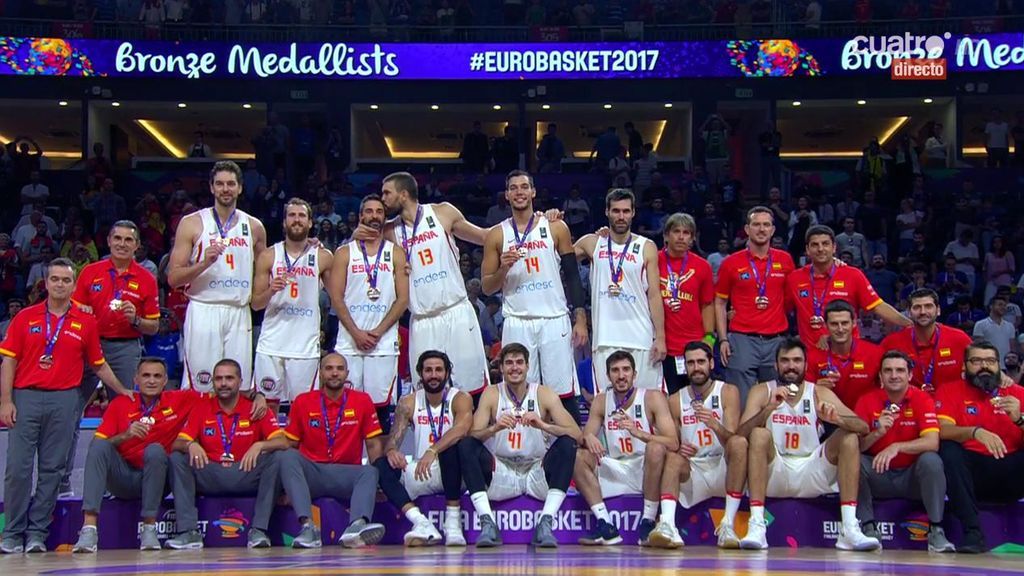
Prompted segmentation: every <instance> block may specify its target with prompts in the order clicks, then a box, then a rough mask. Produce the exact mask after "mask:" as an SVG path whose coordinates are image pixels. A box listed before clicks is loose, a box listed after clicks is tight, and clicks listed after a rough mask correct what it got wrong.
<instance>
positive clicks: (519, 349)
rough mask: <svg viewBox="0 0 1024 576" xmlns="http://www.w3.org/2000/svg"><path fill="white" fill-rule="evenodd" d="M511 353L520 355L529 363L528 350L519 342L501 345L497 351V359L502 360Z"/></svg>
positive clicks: (511, 354)
mask: <svg viewBox="0 0 1024 576" xmlns="http://www.w3.org/2000/svg"><path fill="white" fill-rule="evenodd" d="M513 355H518V356H522V357H523V359H524V360H526V363H527V364H529V363H530V351H529V350H527V349H526V346H523V345H522V344H520V343H519V342H510V343H508V344H505V345H504V346H502V348H501V352H499V353H498V361H499V362H504V361H505V358H507V357H509V356H513Z"/></svg>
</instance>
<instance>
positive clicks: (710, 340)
mask: <svg viewBox="0 0 1024 576" xmlns="http://www.w3.org/2000/svg"><path fill="white" fill-rule="evenodd" d="M701 341H702V342H704V343H705V344H707V345H708V346H711V347H712V348H714V347H715V342H717V340H716V338H715V335H714V334H711V333H710V332H709V333H707V334H705V335H704V338H703V339H702V340H701Z"/></svg>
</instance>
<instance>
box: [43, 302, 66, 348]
mask: <svg viewBox="0 0 1024 576" xmlns="http://www.w3.org/2000/svg"><path fill="white" fill-rule="evenodd" d="M70 313H71V309H70V308H68V311H67V312H65V313H64V314H62V315H61V317H60V320H57V329H56V330H53V329H52V327H51V325H50V311H49V310H47V311H46V346H45V352H44V354H45V355H46V356H53V348H54V347H55V346H56V345H57V339H58V338H60V329H61V328H63V327H64V321H65V320H67V319H68V314H70Z"/></svg>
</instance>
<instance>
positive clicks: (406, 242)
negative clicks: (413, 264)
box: [402, 204, 423, 262]
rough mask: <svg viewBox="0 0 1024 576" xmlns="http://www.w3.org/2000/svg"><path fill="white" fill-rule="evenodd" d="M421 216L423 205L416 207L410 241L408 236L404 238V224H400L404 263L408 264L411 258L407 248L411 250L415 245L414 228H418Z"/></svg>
mask: <svg viewBox="0 0 1024 576" xmlns="http://www.w3.org/2000/svg"><path fill="white" fill-rule="evenodd" d="M422 216H423V205H422V204H420V205H419V206H417V207H416V218H415V219H413V221H412V239H411V240H410V239H409V236H406V233H405V222H402V250H405V261H406V262H409V259H410V258H412V252H409V248H411V247H412V246H413V245H414V244H415V243H416V228H418V227H419V225H420V217H422Z"/></svg>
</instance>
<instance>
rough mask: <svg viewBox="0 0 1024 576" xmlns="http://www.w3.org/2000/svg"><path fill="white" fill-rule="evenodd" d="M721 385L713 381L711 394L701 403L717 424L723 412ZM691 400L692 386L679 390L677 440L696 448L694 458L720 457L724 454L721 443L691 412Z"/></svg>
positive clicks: (720, 382)
mask: <svg viewBox="0 0 1024 576" xmlns="http://www.w3.org/2000/svg"><path fill="white" fill-rule="evenodd" d="M722 385H723V382H722V381H721V380H715V381H714V382H713V383H712V385H711V393H710V394H708V395H707V397H706V398H704V399H703V400H702V401H701V404H703V405H704V408H706V409H707V410H710V411H711V413H712V414H714V415H715V419H716V420H718V421H719V422H721V421H722V417H723V416H722V415H723V413H724V412H725V409H724V408H723V407H722ZM693 400H694V398H693V386H684V387H683V388H682V389H680V390H679V439H680V440H681V441H682V442H683V443H684V444H692V445H694V446H696V447H697V455H696V456H695V458H704V457H708V456H721V455H722V454H724V453H725V451H724V450H723V449H722V443H721V442H720V441H719V440H718V435H717V434H715V432H714V430H712V429H711V428H708V425H707V424H704V423H703V422H700V421H698V420H697V415H696V414H695V413H694V411H693Z"/></svg>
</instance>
